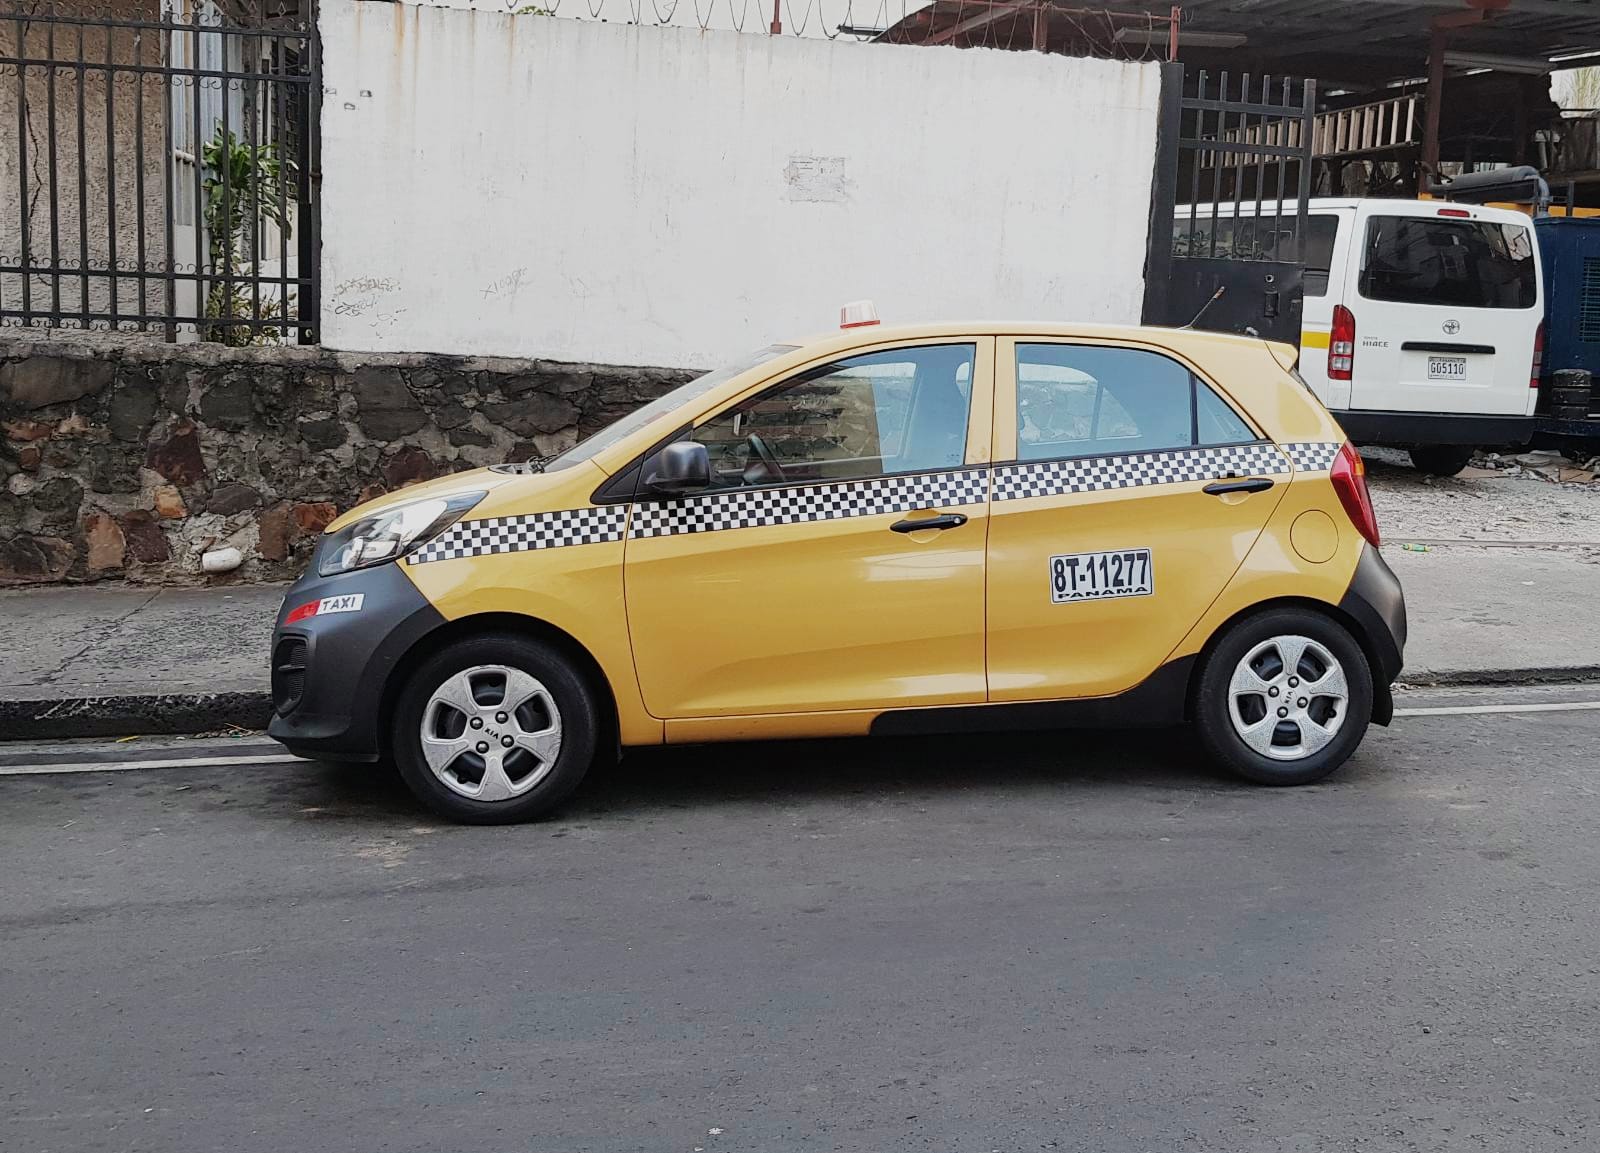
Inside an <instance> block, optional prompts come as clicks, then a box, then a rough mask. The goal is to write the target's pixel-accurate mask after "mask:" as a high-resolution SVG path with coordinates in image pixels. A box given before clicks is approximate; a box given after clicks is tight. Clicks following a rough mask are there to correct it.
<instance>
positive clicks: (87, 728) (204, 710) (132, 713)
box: [0, 691, 272, 741]
mask: <svg viewBox="0 0 1600 1153" xmlns="http://www.w3.org/2000/svg"><path fill="white" fill-rule="evenodd" d="M271 717H272V695H271V694H270V693H267V692H264V691H263V692H233V693H157V694H151V695H148V696H121V697H60V698H57V699H55V700H33V701H14V700H13V701H7V700H0V741H53V740H64V739H68V738H72V737H121V736H127V735H128V734H130V733H139V734H141V735H143V734H149V735H163V736H171V735H183V736H188V735H193V734H195V733H206V732H212V731H214V730H217V729H224V728H228V727H230V726H232V727H237V728H241V729H264V728H266V727H267V721H268V720H269V719H270V718H271Z"/></svg>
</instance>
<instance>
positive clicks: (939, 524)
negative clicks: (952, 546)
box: [889, 512, 967, 532]
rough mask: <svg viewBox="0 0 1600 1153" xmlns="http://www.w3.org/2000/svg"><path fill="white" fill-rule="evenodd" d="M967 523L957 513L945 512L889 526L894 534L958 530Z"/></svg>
mask: <svg viewBox="0 0 1600 1153" xmlns="http://www.w3.org/2000/svg"><path fill="white" fill-rule="evenodd" d="M966 523H967V518H966V517H964V516H962V515H961V514H960V513H958V512H947V513H944V514H943V515H941V516H930V517H928V518H927V519H925V520H911V519H910V518H909V517H908V518H906V519H905V520H897V521H895V522H894V523H893V524H892V525H890V526H889V528H890V529H891V530H893V531H894V532H921V531H922V530H923V529H929V528H937V529H945V528H960V527H961V526H962V525H964V524H966Z"/></svg>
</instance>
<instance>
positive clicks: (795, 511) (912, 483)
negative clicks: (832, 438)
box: [628, 468, 989, 538]
mask: <svg viewBox="0 0 1600 1153" xmlns="http://www.w3.org/2000/svg"><path fill="white" fill-rule="evenodd" d="M988 487H989V486H988V471H987V470H985V469H981V468H975V469H964V470H962V471H959V472H937V473H924V474H922V475H920V476H890V477H883V478H882V479H879V480H861V481H845V482H842V483H836V484H822V485H807V486H805V487H803V488H757V489H745V490H742V491H740V492H730V493H719V494H717V495H713V496H704V497H690V498H689V499H687V500H682V501H663V502H657V503H649V504H639V505H636V506H635V507H634V513H633V524H632V525H631V526H630V528H629V529H628V535H629V536H632V537H635V538H638V537H654V536H677V535H679V534H682V533H695V532H720V531H722V530H724V529H734V528H753V527H756V526H758V525H775V524H800V523H803V522H806V521H818V520H841V519H844V518H846V517H857V516H875V515H878V514H880V513H891V512H910V511H911V510H913V509H919V508H948V507H950V506H951V505H963V504H982V503H984V501H985V500H987V499H988Z"/></svg>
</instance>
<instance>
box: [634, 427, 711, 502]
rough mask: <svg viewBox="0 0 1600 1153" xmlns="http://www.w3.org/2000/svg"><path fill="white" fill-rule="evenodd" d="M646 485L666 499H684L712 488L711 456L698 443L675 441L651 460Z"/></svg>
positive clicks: (645, 480) (703, 446)
mask: <svg viewBox="0 0 1600 1153" xmlns="http://www.w3.org/2000/svg"><path fill="white" fill-rule="evenodd" d="M644 485H645V487H646V488H647V489H649V490H650V491H651V492H655V493H660V494H661V495H663V496H683V495H685V494H686V493H691V492H697V491H699V490H700V489H703V488H710V487H711V454H710V453H709V452H707V451H706V446H705V445H703V444H700V443H699V442H698V441H693V440H679V441H674V442H673V443H672V444H669V445H667V447H665V448H663V449H662V450H661V451H660V452H658V453H656V455H655V457H654V458H653V459H652V460H651V462H650V467H649V471H648V472H647V473H646V475H645V479H644Z"/></svg>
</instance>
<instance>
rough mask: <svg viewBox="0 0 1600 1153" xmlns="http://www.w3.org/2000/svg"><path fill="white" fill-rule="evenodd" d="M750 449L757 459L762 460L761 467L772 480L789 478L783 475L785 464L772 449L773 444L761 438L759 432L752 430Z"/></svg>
mask: <svg viewBox="0 0 1600 1153" xmlns="http://www.w3.org/2000/svg"><path fill="white" fill-rule="evenodd" d="M748 440H749V444H750V451H751V452H753V453H755V454H756V459H757V460H759V461H760V462H761V467H762V468H764V469H765V470H766V472H767V475H768V477H770V478H771V479H772V480H787V479H788V478H787V477H785V476H784V475H783V465H781V464H779V463H778V456H777V454H776V453H774V452H773V451H772V446H771V445H769V444H768V443H767V442H766V441H764V440H762V439H761V436H760V434H759V433H754V432H752V433H751V434H750V436H749V438H748Z"/></svg>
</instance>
